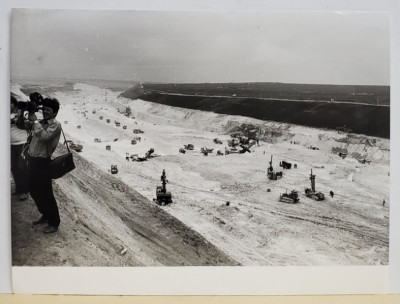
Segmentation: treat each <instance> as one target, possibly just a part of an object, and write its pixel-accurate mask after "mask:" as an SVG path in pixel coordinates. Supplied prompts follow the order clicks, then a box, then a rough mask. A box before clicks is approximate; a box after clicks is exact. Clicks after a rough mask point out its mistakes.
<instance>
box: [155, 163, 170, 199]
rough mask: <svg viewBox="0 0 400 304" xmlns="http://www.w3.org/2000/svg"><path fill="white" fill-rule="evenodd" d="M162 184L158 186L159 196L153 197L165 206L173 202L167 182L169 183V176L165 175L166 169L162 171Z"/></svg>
mask: <svg viewBox="0 0 400 304" xmlns="http://www.w3.org/2000/svg"><path fill="white" fill-rule="evenodd" d="M161 182H162V186H157V187H156V196H157V198H155V199H153V200H154V202H155V203H157V204H158V205H161V206H165V205H168V204H171V203H172V195H171V192H167V188H166V184H167V183H168V180H167V177H166V175H165V169H163V171H162V175H161Z"/></svg>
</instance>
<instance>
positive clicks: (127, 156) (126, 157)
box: [125, 152, 130, 161]
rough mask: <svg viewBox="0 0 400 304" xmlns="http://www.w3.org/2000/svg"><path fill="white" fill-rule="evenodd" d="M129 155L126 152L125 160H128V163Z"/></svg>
mask: <svg viewBox="0 0 400 304" xmlns="http://www.w3.org/2000/svg"><path fill="white" fill-rule="evenodd" d="M129 157H130V156H129V153H128V152H126V156H125V159H126V160H127V161H129Z"/></svg>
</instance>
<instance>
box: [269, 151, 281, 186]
mask: <svg viewBox="0 0 400 304" xmlns="http://www.w3.org/2000/svg"><path fill="white" fill-rule="evenodd" d="M267 176H268V179H270V180H277V179H278V178H282V176H283V173H282V171H280V172H275V171H274V168H273V167H272V155H271V161H270V162H269V167H268V172H267Z"/></svg>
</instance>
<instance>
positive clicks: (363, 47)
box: [11, 9, 390, 85]
mask: <svg viewBox="0 0 400 304" xmlns="http://www.w3.org/2000/svg"><path fill="white" fill-rule="evenodd" d="M11 30H12V32H11V78H12V79H13V78H52V77H56V78H66V79H68V78H71V79H75V78H79V79H110V80H130V81H156V82H252V81H266V82H287V83H288V82H289V83H324V84H372V85H389V84H390V82H389V81H390V53H389V50H390V33H389V16H388V15H386V14H378V13H366V12H363V13H333V12H327V13H322V12H315V13H311V12H310V13H304V12H299V13H290V12H280V13H278V12H268V13H266V12H254V13H249V12H246V13H239V12H231V13H229V12H226V13H221V12H218V13H210V12H149V11H147V12H146V11H91V10H27V9H18V10H13V13H12V23H11Z"/></svg>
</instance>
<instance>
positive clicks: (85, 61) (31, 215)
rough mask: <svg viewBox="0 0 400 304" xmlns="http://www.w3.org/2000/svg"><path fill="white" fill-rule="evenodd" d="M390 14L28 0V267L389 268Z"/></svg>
mask: <svg viewBox="0 0 400 304" xmlns="http://www.w3.org/2000/svg"><path fill="white" fill-rule="evenodd" d="M389 25H390V23H389V17H388V15H387V14H384V13H379V12H190V11H187V12H178V11H175V12H174V11H135V10H124V11H122V10H120V11H118V10H102V11H100V10H66V9H64V10H50V9H13V10H12V15H11V48H10V55H11V65H10V68H11V74H10V81H11V84H10V93H11V94H10V95H11V96H10V100H11V106H10V109H11V127H10V130H11V136H10V138H11V171H12V175H11V176H12V180H11V182H10V187H11V223H12V228H11V240H12V265H13V266H85V267H144V266H145V267H163V266H383V265H388V263H389V211H390V203H391V202H390V26H389ZM59 156H62V157H63V158H64V159H62V160H61V161H60V159H58V162H57V161H56V160H54V159H56V158H57V157H59ZM71 161H72V162H73V163H71ZM65 164H66V165H65ZM66 166H67V167H68V168H67V169H68V170H66V171H68V172H62V173H60V172H58V171H59V170H61V169H62V168H65V167H66ZM57 173H60V174H57ZM60 175H61V176H60Z"/></svg>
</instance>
